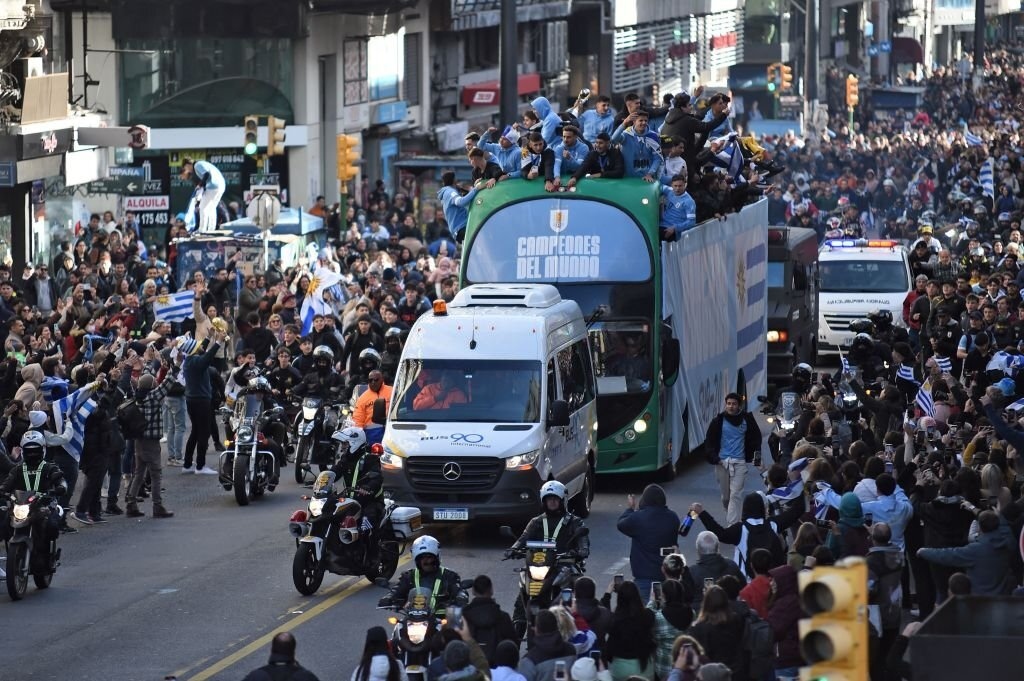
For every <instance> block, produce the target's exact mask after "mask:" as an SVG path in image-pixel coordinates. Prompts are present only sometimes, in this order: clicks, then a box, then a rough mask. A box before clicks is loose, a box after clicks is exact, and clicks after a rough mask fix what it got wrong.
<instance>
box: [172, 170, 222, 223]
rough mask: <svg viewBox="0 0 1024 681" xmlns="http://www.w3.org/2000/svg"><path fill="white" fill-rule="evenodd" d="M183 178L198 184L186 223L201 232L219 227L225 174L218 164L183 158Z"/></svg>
mask: <svg viewBox="0 0 1024 681" xmlns="http://www.w3.org/2000/svg"><path fill="white" fill-rule="evenodd" d="M181 179H182V180H192V182H193V183H194V184H195V186H196V190H195V194H193V195H192V202H191V203H190V204H189V214H188V215H187V216H186V219H185V221H186V224H190V225H191V226H192V229H190V230H189V231H196V230H199V231H200V232H212V231H213V230H215V229H217V206H218V205H219V204H220V200H221V197H223V196H224V188H225V187H226V183H225V182H224V176H223V175H222V174H221V172H220V171H219V170H217V166H215V165H213V164H212V163H209V162H207V161H196V160H194V159H192V158H191V157H189V156H186V157H185V158H183V159H181Z"/></svg>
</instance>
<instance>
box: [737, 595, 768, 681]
mask: <svg viewBox="0 0 1024 681" xmlns="http://www.w3.org/2000/svg"><path fill="white" fill-rule="evenodd" d="M743 650H745V651H746V652H747V654H748V655H749V656H750V657H749V659H750V665H749V669H750V673H749V675H748V676H749V678H751V679H763V678H765V677H766V676H767V675H768V674H769V673H770V672H771V671H772V670H773V669H774V668H775V633H774V632H773V631H772V626H771V625H770V624H768V622H766V621H765V620H763V619H761V618H760V617H759V616H758V614H757V613H756V612H754V610H753V609H751V610H750V613H749V614H748V615H747V620H746V622H745V623H744V625H743Z"/></svg>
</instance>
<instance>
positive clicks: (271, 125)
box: [267, 116, 285, 156]
mask: <svg viewBox="0 0 1024 681" xmlns="http://www.w3.org/2000/svg"><path fill="white" fill-rule="evenodd" d="M284 127H285V122H284V121H283V120H281V119H280V118H274V117H273V116H268V117H267V156H283V155H284V139H285V129H284Z"/></svg>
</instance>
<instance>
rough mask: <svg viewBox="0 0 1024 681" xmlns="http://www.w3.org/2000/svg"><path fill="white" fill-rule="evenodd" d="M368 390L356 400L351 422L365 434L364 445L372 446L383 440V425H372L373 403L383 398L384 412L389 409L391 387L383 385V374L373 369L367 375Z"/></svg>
mask: <svg viewBox="0 0 1024 681" xmlns="http://www.w3.org/2000/svg"><path fill="white" fill-rule="evenodd" d="M368 383H369V386H370V387H369V388H368V389H367V390H366V391H365V392H364V393H363V394H362V395H360V396H359V399H357V400H356V408H355V410H354V411H353V412H352V421H353V423H355V425H356V426H358V427H359V428H362V429H363V432H365V433H366V443H367V444H368V445H373V444H376V443H378V442H380V441H381V440H383V439H384V424H383V423H374V422H373V421H372V418H373V403H374V402H376V401H377V400H378V399H379V398H384V402H385V404H386V407H385V411H386V410H387V409H390V408H391V386H390V385H384V374H382V373H381V372H380V371H378V370H376V369H374V370H373V371H371V372H370V375H369V381H368Z"/></svg>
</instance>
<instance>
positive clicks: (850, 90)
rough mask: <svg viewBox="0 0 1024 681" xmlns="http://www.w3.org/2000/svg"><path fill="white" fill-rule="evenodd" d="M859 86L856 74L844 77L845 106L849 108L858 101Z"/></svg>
mask: <svg viewBox="0 0 1024 681" xmlns="http://www.w3.org/2000/svg"><path fill="white" fill-rule="evenodd" d="M859 86H860V83H859V81H858V80H857V76H855V75H853V74H850V75H849V76H847V77H846V106H848V107H850V108H851V109H852V108H853V107H855V106H857V104H858V103H859V102H860V90H859V89H858V88H859Z"/></svg>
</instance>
